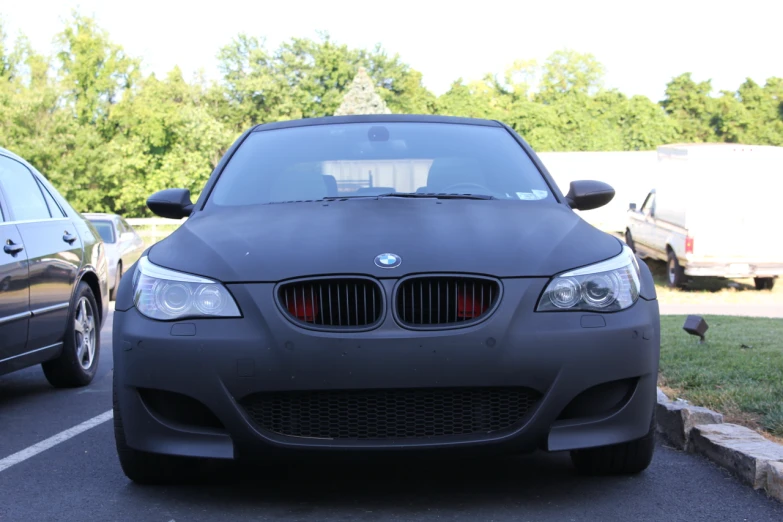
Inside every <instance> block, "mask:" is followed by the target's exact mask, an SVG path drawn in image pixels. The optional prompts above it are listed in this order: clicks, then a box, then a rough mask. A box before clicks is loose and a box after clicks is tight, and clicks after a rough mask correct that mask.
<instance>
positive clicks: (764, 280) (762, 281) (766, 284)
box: [753, 277, 775, 290]
mask: <svg viewBox="0 0 783 522" xmlns="http://www.w3.org/2000/svg"><path fill="white" fill-rule="evenodd" d="M753 283H754V284H755V285H756V290H772V288H773V287H774V286H775V278H774V277H754V278H753Z"/></svg>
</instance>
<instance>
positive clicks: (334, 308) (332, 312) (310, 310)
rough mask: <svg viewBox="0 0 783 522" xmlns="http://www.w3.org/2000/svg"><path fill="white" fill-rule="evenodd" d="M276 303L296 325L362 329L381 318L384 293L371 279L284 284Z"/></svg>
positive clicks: (322, 280)
mask: <svg viewBox="0 0 783 522" xmlns="http://www.w3.org/2000/svg"><path fill="white" fill-rule="evenodd" d="M277 297H278V303H279V304H280V307H281V308H282V309H283V311H284V313H285V314H286V316H287V317H288V318H289V319H290V320H291V321H293V322H294V323H297V324H299V325H304V326H307V325H309V326H314V327H321V328H324V329H340V330H343V329H364V328H367V327H371V326H374V325H375V324H377V323H378V322H379V321H380V319H381V317H382V315H383V309H384V306H383V292H382V291H381V289H380V287H379V286H378V284H377V283H375V282H374V281H372V280H370V279H362V278H339V279H314V280H304V281H296V282H291V283H286V284H284V285H282V286H280V287H279V289H278V296H277Z"/></svg>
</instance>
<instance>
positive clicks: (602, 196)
mask: <svg viewBox="0 0 783 522" xmlns="http://www.w3.org/2000/svg"><path fill="white" fill-rule="evenodd" d="M612 198H614V189H613V188H612V187H611V186H610V185H608V184H606V183H604V182H603V181H594V180H586V179H585V180H578V181H572V182H571V185H570V187H569V190H568V194H566V202H568V206H570V207H571V208H573V209H574V210H592V209H594V208H598V207H603V206H604V205H606V204H607V203H609V202H610V201H612Z"/></svg>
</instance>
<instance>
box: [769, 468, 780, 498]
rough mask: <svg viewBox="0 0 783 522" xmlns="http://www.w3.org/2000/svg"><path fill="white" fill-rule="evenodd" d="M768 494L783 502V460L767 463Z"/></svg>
mask: <svg viewBox="0 0 783 522" xmlns="http://www.w3.org/2000/svg"><path fill="white" fill-rule="evenodd" d="M767 494H768V495H769V496H770V497H772V498H776V499H778V500H780V501H781V502H783V462H770V463H769V464H768V465H767Z"/></svg>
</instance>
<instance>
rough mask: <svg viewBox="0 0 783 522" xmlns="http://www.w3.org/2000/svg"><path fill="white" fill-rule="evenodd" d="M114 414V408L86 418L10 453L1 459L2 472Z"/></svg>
mask: <svg viewBox="0 0 783 522" xmlns="http://www.w3.org/2000/svg"><path fill="white" fill-rule="evenodd" d="M113 416H114V414H113V413H112V410H109V411H107V412H104V413H101V414H100V415H98V416H97V417H93V418H92V419H90V420H86V421H84V422H82V423H81V424H77V425H76V426H74V427H73V428H69V429H67V430H65V431H61V432H60V433H58V434H57V435H52V436H51V437H49V438H48V439H46V440H42V441H41V442H39V443H38V444H33V445H32V446H30V447H28V448H25V449H23V450H21V451H17V452H16V453H14V454H13V455H9V456H8V457H6V458H4V459H2V460H0V473H2V472H3V471H5V470H7V469H8V468H10V467H11V466H13V465H14V464H19V463H20V462H24V461H25V460H27V459H29V458H31V457H35V456H36V455H38V454H39V453H41V452H43V451H46V450H48V449H49V448H52V447H54V446H57V445H58V444H60V443H61V442H65V441H66V440H68V439H72V438H74V437H75V436H77V435H78V434H80V433H83V432H85V431H87V430H89V429H90V428H94V427H95V426H98V425H99V424H103V423H104V422H106V421H107V420H109V419H111V418H112V417H113Z"/></svg>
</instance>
